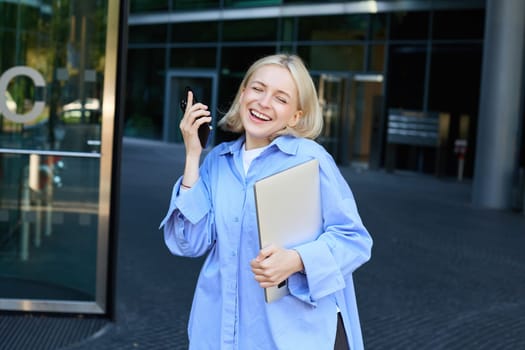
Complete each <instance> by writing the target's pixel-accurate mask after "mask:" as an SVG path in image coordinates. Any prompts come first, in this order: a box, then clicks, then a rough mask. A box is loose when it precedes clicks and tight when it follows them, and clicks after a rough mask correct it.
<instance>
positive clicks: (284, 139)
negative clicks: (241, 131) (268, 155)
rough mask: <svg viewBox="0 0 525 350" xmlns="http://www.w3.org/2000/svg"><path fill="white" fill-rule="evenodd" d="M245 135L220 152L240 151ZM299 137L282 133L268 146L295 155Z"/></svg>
mask: <svg viewBox="0 0 525 350" xmlns="http://www.w3.org/2000/svg"><path fill="white" fill-rule="evenodd" d="M244 140H245V136H244V135H242V136H241V137H239V138H238V139H237V140H235V141H233V142H231V143H230V144H229V145H228V146H227V147H225V148H224V149H223V150H222V151H221V152H220V154H221V155H225V154H235V153H238V152H241V147H243V145H244ZM296 140H297V138H296V137H295V136H291V135H282V136H279V137H277V138H275V139H274V140H273V141H272V142H271V143H270V147H268V148H275V147H276V148H277V149H279V150H280V151H281V152H283V153H286V154H289V155H295V154H297V148H298V147H299V143H298V142H296Z"/></svg>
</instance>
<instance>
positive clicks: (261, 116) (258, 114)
mask: <svg viewBox="0 0 525 350" xmlns="http://www.w3.org/2000/svg"><path fill="white" fill-rule="evenodd" d="M252 114H253V115H254V116H256V117H257V118H259V119H262V120H266V121H269V120H270V117H268V116H266V115H264V114H261V113H259V112H256V111H254V110H253V109H252Z"/></svg>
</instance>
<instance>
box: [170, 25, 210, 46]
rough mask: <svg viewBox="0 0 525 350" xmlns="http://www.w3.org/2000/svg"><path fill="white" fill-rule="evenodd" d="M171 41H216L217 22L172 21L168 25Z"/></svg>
mask: <svg viewBox="0 0 525 350" xmlns="http://www.w3.org/2000/svg"><path fill="white" fill-rule="evenodd" d="M170 30H171V38H170V39H171V42H172V43H188V42H189V43H193V42H216V41H217V39H218V22H189V23H173V24H171V25H170Z"/></svg>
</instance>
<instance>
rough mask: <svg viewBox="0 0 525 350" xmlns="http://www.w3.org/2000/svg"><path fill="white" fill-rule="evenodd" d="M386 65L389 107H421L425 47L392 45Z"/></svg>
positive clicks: (417, 108) (418, 108)
mask: <svg viewBox="0 0 525 350" xmlns="http://www.w3.org/2000/svg"><path fill="white" fill-rule="evenodd" d="M389 56H390V62H389V67H388V82H389V84H388V96H389V101H388V106H389V108H402V109H415V110H421V109H422V108H423V91H424V82H425V59H426V47H425V46H423V45H418V46H415V45H414V46H393V47H391V48H390V55H389Z"/></svg>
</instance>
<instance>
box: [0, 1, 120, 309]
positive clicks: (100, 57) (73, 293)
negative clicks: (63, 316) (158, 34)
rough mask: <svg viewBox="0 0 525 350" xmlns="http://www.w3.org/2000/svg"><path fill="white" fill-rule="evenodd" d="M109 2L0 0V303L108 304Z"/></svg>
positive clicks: (112, 50)
mask: <svg viewBox="0 0 525 350" xmlns="http://www.w3.org/2000/svg"><path fill="white" fill-rule="evenodd" d="M120 4H121V3H120V1H118V0H97V1H76V0H33V1H24V0H17V1H14V0H13V1H11V0H0V51H1V52H2V54H1V55H0V310H18V311H44V312H67V313H77V312H78V313H91V314H107V313H108V305H109V303H110V299H111V298H110V293H109V291H110V285H111V278H112V277H111V275H112V271H111V266H110V261H111V259H112V252H111V246H112V242H113V241H114V234H115V231H114V230H113V222H114V214H115V213H116V212H115V211H112V210H111V208H113V206H114V205H115V204H116V203H115V200H114V198H115V189H116V182H115V180H114V179H116V174H117V172H118V168H117V167H116V164H118V163H119V162H118V155H116V152H117V151H118V146H117V147H115V145H117V144H118V139H119V137H118V132H119V130H120V127H119V121H120V118H118V117H117V109H116V108H115V106H116V105H117V104H118V98H117V97H118V96H117V83H118V81H119V79H118V76H117V71H118V69H117V67H118V65H117V59H118V49H119V44H118V43H119V40H120V39H119V20H120V16H121V10H120V6H121V5H120ZM126 14H127V13H126Z"/></svg>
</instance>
